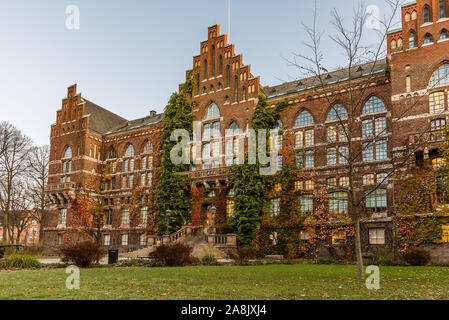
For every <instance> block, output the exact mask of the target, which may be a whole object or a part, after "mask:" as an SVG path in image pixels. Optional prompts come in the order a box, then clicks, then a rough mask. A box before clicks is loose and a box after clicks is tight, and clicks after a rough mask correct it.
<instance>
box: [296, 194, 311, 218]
mask: <svg viewBox="0 0 449 320" xmlns="http://www.w3.org/2000/svg"><path fill="white" fill-rule="evenodd" d="M299 204H300V210H301V213H302V214H310V213H312V212H313V196H312V195H302V196H300V197H299Z"/></svg>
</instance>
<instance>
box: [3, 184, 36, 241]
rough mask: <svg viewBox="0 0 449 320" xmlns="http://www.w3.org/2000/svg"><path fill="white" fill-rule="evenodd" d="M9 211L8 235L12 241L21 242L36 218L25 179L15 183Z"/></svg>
mask: <svg viewBox="0 0 449 320" xmlns="http://www.w3.org/2000/svg"><path fill="white" fill-rule="evenodd" d="M10 199H11V200H10V208H9V212H8V236H9V239H10V242H11V243H16V244H19V243H20V239H21V238H22V235H23V233H24V232H25V231H26V230H27V229H28V227H29V225H30V223H31V221H32V220H33V219H34V218H33V215H32V214H31V210H30V202H29V192H28V188H27V185H26V183H25V181H24V180H20V181H19V182H16V183H13V186H12V190H11V196H10Z"/></svg>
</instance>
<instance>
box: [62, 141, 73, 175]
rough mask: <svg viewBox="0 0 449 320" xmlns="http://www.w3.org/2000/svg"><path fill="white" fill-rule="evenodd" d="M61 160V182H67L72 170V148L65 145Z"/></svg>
mask: <svg viewBox="0 0 449 320" xmlns="http://www.w3.org/2000/svg"><path fill="white" fill-rule="evenodd" d="M61 162H62V170H61V173H62V176H61V182H69V181H70V173H71V172H72V149H71V148H70V147H67V148H66V149H65V151H64V155H63V156H62V161H61Z"/></svg>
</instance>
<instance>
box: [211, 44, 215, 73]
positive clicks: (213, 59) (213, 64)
mask: <svg viewBox="0 0 449 320" xmlns="http://www.w3.org/2000/svg"><path fill="white" fill-rule="evenodd" d="M211 69H212V70H211V72H212V77H214V76H215V47H214V46H212V65H211Z"/></svg>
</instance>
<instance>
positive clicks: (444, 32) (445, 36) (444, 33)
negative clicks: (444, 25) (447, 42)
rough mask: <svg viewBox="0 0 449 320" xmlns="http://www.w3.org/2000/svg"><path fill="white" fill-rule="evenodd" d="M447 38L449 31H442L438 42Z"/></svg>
mask: <svg viewBox="0 0 449 320" xmlns="http://www.w3.org/2000/svg"><path fill="white" fill-rule="evenodd" d="M447 38H449V35H448V33H447V31H446V30H443V31H441V33H440V38H439V39H438V40H444V39H447Z"/></svg>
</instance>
